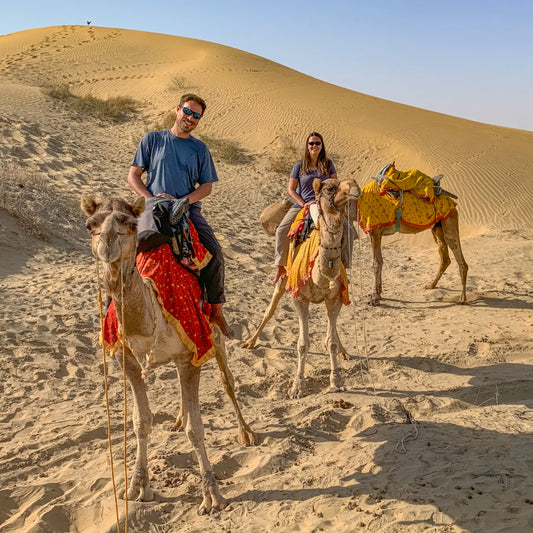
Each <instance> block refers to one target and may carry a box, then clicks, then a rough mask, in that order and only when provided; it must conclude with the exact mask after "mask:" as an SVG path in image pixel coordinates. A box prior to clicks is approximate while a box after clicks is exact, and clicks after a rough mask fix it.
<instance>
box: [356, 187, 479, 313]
mask: <svg viewBox="0 0 533 533" xmlns="http://www.w3.org/2000/svg"><path fill="white" fill-rule="evenodd" d="M362 194H363V195H364V194H365V191H364V190H363V193H362ZM383 201H386V200H383ZM421 201H422V200H421ZM426 229H429V228H416V227H412V226H408V225H407V224H404V223H403V222H400V224H399V227H396V226H395V225H394V224H393V225H390V226H385V227H380V228H375V229H371V230H369V231H367V233H368V234H369V236H370V242H371V244H372V253H373V263H372V268H373V270H374V291H373V293H372V294H371V296H370V304H371V305H373V306H378V305H380V302H381V293H382V290H383V282H382V276H381V274H382V269H383V254H382V253H381V241H382V237H383V236H384V235H393V234H394V233H395V232H396V231H398V232H399V233H405V234H415V233H420V232H421V231H425V230H426ZM431 232H432V233H433V239H434V240H435V243H436V244H437V246H438V250H439V255H440V266H439V270H438V271H437V275H436V276H435V278H434V279H433V281H432V282H431V283H429V284H428V285H426V286H425V288H426V289H434V288H435V287H436V286H437V283H438V282H439V280H440V278H441V276H442V274H444V272H445V270H446V269H447V268H448V266H449V265H450V263H451V260H450V254H449V252H448V247H449V248H451V250H452V252H453V255H454V257H455V260H456V261H457V264H458V266H459V274H460V276H461V284H462V291H461V295H460V297H459V300H458V303H460V304H466V303H467V301H466V277H467V273H468V265H467V263H466V261H465V258H464V257H463V251H462V249H461V240H460V238H459V214H458V213H457V211H456V210H454V211H453V212H452V213H451V214H450V215H449V216H448V217H447V218H445V219H443V220H441V221H439V222H437V223H436V224H435V225H433V226H432V227H431Z"/></svg>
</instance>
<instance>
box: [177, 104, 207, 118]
mask: <svg viewBox="0 0 533 533" xmlns="http://www.w3.org/2000/svg"><path fill="white" fill-rule="evenodd" d="M181 109H182V111H183V112H184V113H185V114H186V115H187V116H189V117H190V116H191V115H192V118H194V119H195V120H200V119H201V118H202V115H200V113H195V112H194V111H193V110H192V109H189V108H188V107H182V108H181Z"/></svg>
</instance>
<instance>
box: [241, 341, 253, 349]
mask: <svg viewBox="0 0 533 533" xmlns="http://www.w3.org/2000/svg"><path fill="white" fill-rule="evenodd" d="M241 348H245V349H247V350H253V349H254V348H255V341H254V340H252V339H248V340H247V341H245V342H243V343H242V344H241Z"/></svg>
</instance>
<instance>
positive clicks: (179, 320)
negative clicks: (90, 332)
mask: <svg viewBox="0 0 533 533" xmlns="http://www.w3.org/2000/svg"><path fill="white" fill-rule="evenodd" d="M191 229H192V225H191ZM192 235H193V245H194V248H195V253H196V257H197V258H198V260H199V261H200V262H204V259H205V258H206V257H208V256H209V252H208V251H207V250H206V249H205V248H204V247H203V246H202V245H201V243H200V241H199V239H198V235H197V233H196V230H194V231H193V232H192ZM136 263H137V269H138V270H139V273H140V274H141V277H143V278H148V279H149V283H150V285H151V287H152V289H153V290H154V291H155V295H156V297H157V300H158V302H159V305H160V306H161V310H162V312H163V316H164V317H165V319H166V320H167V322H169V323H170V324H171V325H172V326H173V327H174V328H175V329H176V332H177V333H178V335H179V336H180V339H181V340H182V342H183V343H184V344H185V346H187V348H189V350H190V351H191V352H192V358H191V362H192V364H193V365H195V366H201V365H203V364H204V363H205V362H206V361H208V360H209V359H210V358H211V357H212V356H213V355H214V353H215V345H214V340H213V336H212V331H211V326H210V325H209V321H208V319H207V315H206V314H205V313H207V314H208V313H209V311H210V306H209V304H205V303H204V308H202V305H201V289H200V285H199V284H198V280H197V279H196V276H195V275H194V274H192V273H191V272H189V271H188V270H187V269H185V268H184V267H183V266H182V265H181V264H180V263H178V262H177V261H176V258H175V257H174V254H173V253H172V250H171V249H170V246H169V245H168V244H163V245H161V246H159V247H158V248H154V249H153V250H150V251H148V252H142V253H139V254H137V260H136ZM102 337H103V342H104V346H105V347H106V348H107V349H108V350H109V351H110V353H111V354H114V353H115V352H116V351H117V350H118V349H119V348H120V347H121V333H120V331H119V324H118V320H117V312H116V308H115V303H114V302H113V301H112V302H111V304H110V305H109V308H108V310H107V313H106V316H105V318H104V331H103V334H102Z"/></svg>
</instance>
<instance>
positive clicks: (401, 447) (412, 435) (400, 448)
mask: <svg viewBox="0 0 533 533" xmlns="http://www.w3.org/2000/svg"><path fill="white" fill-rule="evenodd" d="M345 209H346V211H345V215H346V216H347V215H348V206H346V207H345ZM357 225H358V224H357V217H356V220H355V224H354V231H355V236H357V241H358V256H359V257H358V258H357V262H358V265H359V269H358V270H359V303H360V309H361V315H362V320H361V322H362V324H363V353H364V358H365V361H366V365H367V370H368V379H365V373H364V368H363V361H362V358H359V372H360V374H361V382H362V383H363V384H364V386H365V389H366V393H367V394H368V395H369V396H372V397H373V398H374V399H375V401H376V403H377V404H378V405H379V406H380V407H381V408H382V409H383V410H384V411H386V412H388V413H393V411H391V410H390V409H388V408H387V407H385V406H384V405H383V402H382V400H381V398H379V396H378V395H377V391H376V386H375V384H374V380H373V378H372V373H371V372H370V357H369V354H368V337H367V331H366V312H365V306H364V304H363V301H364V296H363V264H362V259H361V258H362V253H361V237H360V235H359V228H358V227H357ZM349 258H350V268H349V271H350V274H349V284H350V292H351V293H352V294H353V295H354V296H355V290H354V285H353V276H352V258H353V253H352V250H351V247H350V251H349ZM358 322H359V321H357V317H356V309H355V305H354V307H353V323H354V325H355V324H358ZM355 348H356V350H357V352H358V353H361V349H360V348H359V335H358V328H357V327H356V328H355ZM368 381H370V384H369V385H368V384H367V382H368ZM370 387H371V390H369V388H370ZM405 415H406V417H407V420H408V422H409V423H411V424H412V426H413V427H412V429H411V431H410V432H409V433H408V434H407V435H406V436H405V437H404V438H403V439H402V440H401V441H399V442H398V443H397V444H396V446H395V447H394V450H395V451H396V452H398V453H407V450H406V448H405V442H408V441H412V440H416V439H417V438H418V426H417V422H416V420H415V418H414V417H413V415H412V414H411V412H410V411H405Z"/></svg>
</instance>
